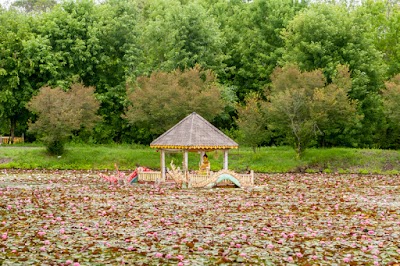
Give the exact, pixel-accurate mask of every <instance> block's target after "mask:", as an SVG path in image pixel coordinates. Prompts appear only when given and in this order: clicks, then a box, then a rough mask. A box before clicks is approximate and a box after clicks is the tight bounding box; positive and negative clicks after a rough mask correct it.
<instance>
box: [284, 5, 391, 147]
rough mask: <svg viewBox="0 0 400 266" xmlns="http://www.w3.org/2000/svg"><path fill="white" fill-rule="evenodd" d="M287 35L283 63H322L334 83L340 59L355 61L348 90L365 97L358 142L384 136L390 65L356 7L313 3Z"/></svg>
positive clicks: (356, 96) (369, 142)
mask: <svg viewBox="0 0 400 266" xmlns="http://www.w3.org/2000/svg"><path fill="white" fill-rule="evenodd" d="M283 36H284V40H285V52H284V56H283V60H282V61H281V62H280V63H281V64H282V65H285V64H286V63H295V64H298V65H299V67H300V69H301V70H304V71H312V70H314V69H322V70H323V73H324V75H325V77H326V78H327V81H328V83H330V82H331V81H332V78H333V77H334V76H335V73H336V67H337V65H348V66H349V69H350V73H351V79H352V87H351V89H350V90H349V92H348V94H349V96H350V97H351V98H352V99H355V100H357V101H358V102H359V107H360V108H359V109H358V113H359V114H360V115H362V116H363V117H364V119H363V121H362V129H360V131H359V133H358V135H359V140H358V144H359V145H365V146H368V145H373V144H375V143H376V142H379V139H380V137H381V135H380V134H381V133H382V130H381V129H382V128H383V127H384V125H383V124H382V121H384V119H383V118H384V116H383V112H382V109H381V104H380V99H379V98H380V96H379V89H380V87H381V86H382V83H383V80H384V79H385V73H386V66H385V64H384V62H383V60H382V57H381V54H380V53H379V51H378V50H377V49H376V48H375V46H374V43H373V39H372V38H371V37H370V35H369V34H368V33H366V28H365V27H363V24H361V23H358V21H357V19H356V16H355V14H354V12H353V11H352V10H349V9H347V8H346V7H345V6H339V5H332V4H315V5H311V6H310V7H309V8H308V9H305V10H303V12H301V13H299V14H298V15H297V16H296V17H295V18H294V19H293V20H292V21H291V22H290V23H289V25H288V26H287V28H286V30H285V31H284V32H283Z"/></svg>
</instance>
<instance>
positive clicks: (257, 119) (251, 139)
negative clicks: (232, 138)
mask: <svg viewBox="0 0 400 266" xmlns="http://www.w3.org/2000/svg"><path fill="white" fill-rule="evenodd" d="M264 105H265V102H264V101H262V100H261V99H260V97H259V95H258V94H257V93H255V92H253V93H250V94H249V95H248V96H247V97H246V99H245V104H244V105H238V106H237V113H238V118H237V120H236V123H237V125H238V127H239V131H240V134H241V142H242V143H243V144H244V145H247V146H250V147H252V148H253V151H254V152H256V148H257V147H259V146H260V145H261V144H262V143H265V142H267V141H268V140H269V131H267V117H266V115H265V113H264V110H265V107H264Z"/></svg>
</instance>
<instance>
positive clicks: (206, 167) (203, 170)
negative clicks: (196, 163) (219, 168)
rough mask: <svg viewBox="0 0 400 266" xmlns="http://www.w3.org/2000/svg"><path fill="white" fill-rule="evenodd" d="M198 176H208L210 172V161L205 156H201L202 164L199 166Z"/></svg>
mask: <svg viewBox="0 0 400 266" xmlns="http://www.w3.org/2000/svg"><path fill="white" fill-rule="evenodd" d="M199 170H200V174H208V173H209V172H210V161H209V160H208V156H207V154H204V155H203V163H202V164H201V165H200V169H199Z"/></svg>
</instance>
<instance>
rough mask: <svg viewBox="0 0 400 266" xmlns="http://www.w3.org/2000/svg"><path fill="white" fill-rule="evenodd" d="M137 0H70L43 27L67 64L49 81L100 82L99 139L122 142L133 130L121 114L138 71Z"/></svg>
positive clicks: (60, 59)
mask: <svg viewBox="0 0 400 266" xmlns="http://www.w3.org/2000/svg"><path fill="white" fill-rule="evenodd" d="M136 2H137V1H133V0H123V1H118V0H108V1H105V2H102V3H101V4H96V3H95V1H91V0H81V1H65V2H63V3H62V4H60V5H57V6H56V7H55V8H54V9H53V10H52V11H51V12H48V13H45V14H43V15H42V16H41V19H40V21H41V24H40V25H39V26H38V27H37V31H38V32H39V33H40V34H41V35H42V36H48V38H49V40H50V43H51V47H52V52H53V54H54V57H55V58H57V59H58V62H59V64H61V65H62V66H63V69H62V71H60V72H59V74H58V75H53V76H50V77H49V79H48V84H49V85H50V86H53V87H57V86H58V87H62V88H68V87H69V86H70V85H71V84H72V83H74V82H82V83H83V84H84V85H85V86H95V87H96V93H97V95H98V99H99V100H100V102H101V107H100V111H99V114H100V115H101V116H103V118H104V119H103V122H102V123H99V124H98V125H97V126H96V128H95V130H94V138H95V141H97V142H110V141H115V142H121V141H122V138H123V135H124V134H130V132H129V131H130V130H129V128H128V127H126V126H125V124H124V121H123V119H122V118H121V114H122V113H123V111H124V108H125V105H126V103H127V101H126V90H125V83H126V80H127V79H128V78H131V77H133V79H134V78H135V77H136V75H137V74H138V70H137V67H138V65H139V64H138V61H139V59H138V58H139V56H140V50H141V49H139V46H138V41H137V26H136V24H137V20H138V12H137V3H136Z"/></svg>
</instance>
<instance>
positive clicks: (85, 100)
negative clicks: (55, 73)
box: [28, 84, 100, 155]
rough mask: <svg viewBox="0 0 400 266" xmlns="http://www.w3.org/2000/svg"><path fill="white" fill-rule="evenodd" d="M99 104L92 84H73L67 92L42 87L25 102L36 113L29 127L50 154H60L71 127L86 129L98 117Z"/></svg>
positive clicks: (96, 120)
mask: <svg viewBox="0 0 400 266" xmlns="http://www.w3.org/2000/svg"><path fill="white" fill-rule="evenodd" d="M99 107H100V103H99V102H98V101H97V100H96V99H95V97H94V88H93V87H85V86H83V85H82V84H74V85H72V86H71V89H70V90H69V91H67V92H65V91H63V90H62V89H61V88H56V89H51V88H50V87H43V88H41V89H40V92H39V94H38V95H36V96H34V97H33V98H32V99H31V101H30V102H29V104H28V108H29V110H30V111H32V112H33V113H35V114H36V115H37V116H38V119H37V120H36V121H35V122H34V123H31V124H30V126H29V129H30V131H32V132H35V133H37V134H38V135H39V136H40V137H42V139H43V140H44V142H45V143H46V146H47V148H48V150H49V152H50V153H51V154H56V155H60V154H62V153H63V145H64V142H65V141H66V140H67V137H69V136H70V135H71V134H72V132H73V131H77V130H80V129H89V130H90V129H92V128H93V127H94V125H95V123H96V122H98V121H99V117H98V116H96V113H97V110H98V109H99Z"/></svg>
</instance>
